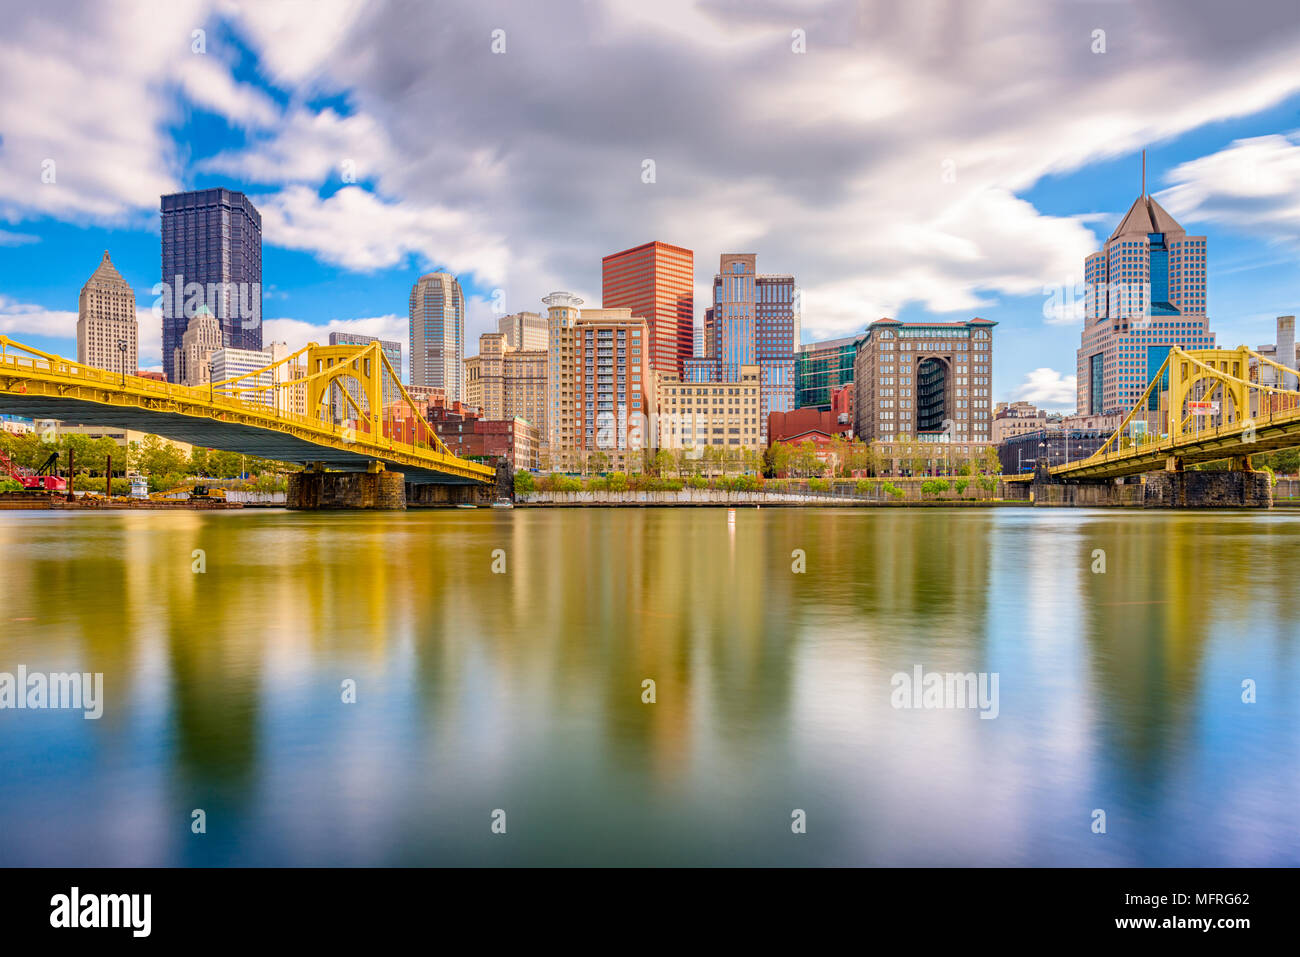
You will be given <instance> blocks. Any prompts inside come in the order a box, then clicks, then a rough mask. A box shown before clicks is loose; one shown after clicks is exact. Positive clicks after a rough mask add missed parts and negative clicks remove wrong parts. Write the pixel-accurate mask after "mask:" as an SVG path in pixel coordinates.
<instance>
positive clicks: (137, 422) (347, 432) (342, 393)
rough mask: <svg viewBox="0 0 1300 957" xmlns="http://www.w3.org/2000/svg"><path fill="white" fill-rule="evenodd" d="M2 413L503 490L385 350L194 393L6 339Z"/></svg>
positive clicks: (320, 360)
mask: <svg viewBox="0 0 1300 957" xmlns="http://www.w3.org/2000/svg"><path fill="white" fill-rule="evenodd" d="M0 412H4V413H8V414H12V415H21V416H25V417H28V418H35V419H60V420H63V421H67V422H76V423H79V424H82V425H106V426H115V427H117V428H127V429H135V430H138V431H141V432H150V433H153V434H155V435H161V436H163V437H165V438H169V439H175V440H177V441H180V442H188V443H190V444H191V445H197V446H201V447H204V448H211V449H221V450H224V451H230V452H242V453H247V454H249V455H257V456H261V457H263V458H267V459H274V460H276V461H281V462H301V463H303V464H307V465H313V466H315V467H317V468H320V469H323V468H329V469H334V470H338V471H352V472H378V471H384V470H388V471H394V472H401V473H403V474H404V475H405V479H406V481H407V482H411V483H415V484H428V483H441V484H473V485H478V484H481V483H489V482H492V481H493V480H494V478H495V475H496V471H495V469H493V468H492V467H491V466H488V465H484V464H482V463H479V462H471V461H468V460H466V459H462V458H459V457H457V456H455V455H453V454H452V453H451V452H450V451H448V449H447V447H446V446H445V445H444V444H443V442H442V440H441V439H440V438H438V436H437V434H436V433H435V432H434V431H433V429H432V428H431V427H430V425H429V423H428V421H426V419H425V418H424V416H423V415H421V414H420V411H419V408H418V407H417V406H416V404H415V402H414V401H413V400H412V399H411V396H410V394H409V393H408V392H407V391H406V389H405V387H403V386H402V384H401V381H400V380H399V378H398V374H397V372H396V371H395V370H394V369H393V367H392V365H391V364H390V363H389V362H388V359H387V357H386V356H385V355H384V353H383V350H382V349H381V348H380V346H379V343H377V342H373V343H371V344H369V345H366V346H318V345H316V344H315V343H312V344H310V345H308V346H306V347H304V348H302V349H299V350H298V351H297V352H295V353H293V354H292V355H289V356H285V357H284V358H283V359H279V360H277V361H275V362H273V363H271V364H270V365H269V366H266V367H265V368H262V369H257V370H254V371H252V372H249V373H245V374H243V375H240V376H236V377H234V378H231V379H226V380H223V381H221V382H211V383H208V384H206V385H203V386H198V387H192V386H184V385H174V384H171V383H167V382H159V381H157V380H155V379H147V378H142V377H140V376H133V375H123V374H120V373H114V372H109V371H106V370H104V369H96V368H93V367H91V366H86V365H82V364H81V363H78V362H73V361H72V360H70V359H64V358H62V357H61V356H56V355H51V354H49V353H46V352H41V351H40V350H39V349H33V348H31V347H30V346H24V345H22V344H21V343H17V342H14V341H13V340H12V339H9V338H8V337H6V336H0Z"/></svg>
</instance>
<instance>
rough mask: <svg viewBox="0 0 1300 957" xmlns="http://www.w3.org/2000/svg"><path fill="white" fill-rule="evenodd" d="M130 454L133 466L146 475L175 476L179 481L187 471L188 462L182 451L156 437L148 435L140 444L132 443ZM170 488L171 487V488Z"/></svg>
mask: <svg viewBox="0 0 1300 957" xmlns="http://www.w3.org/2000/svg"><path fill="white" fill-rule="evenodd" d="M132 446H133V447H134V448H133V449H132V451H131V453H130V459H131V465H132V466H133V467H134V468H135V469H136V470H137V471H139V472H143V473H144V474H145V475H148V476H151V477H156V476H163V475H168V476H173V475H174V476H175V477H176V478H177V481H178V482H179V479H180V477H181V476H182V475H184V474H185V472H186V471H187V466H188V465H189V462H188V460H187V459H186V457H185V456H184V455H182V454H181V453H180V450H179V449H177V448H176V446H174V445H172V444H171V443H170V442H165V441H163V440H162V439H160V438H159V437H158V436H156V435H146V436H145V437H144V440H143V441H142V442H139V443H132ZM169 487H170V486H169Z"/></svg>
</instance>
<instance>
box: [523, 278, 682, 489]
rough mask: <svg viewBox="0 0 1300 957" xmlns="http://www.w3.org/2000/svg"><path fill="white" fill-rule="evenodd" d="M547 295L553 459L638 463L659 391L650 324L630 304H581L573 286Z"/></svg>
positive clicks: (560, 462) (557, 462)
mask: <svg viewBox="0 0 1300 957" xmlns="http://www.w3.org/2000/svg"><path fill="white" fill-rule="evenodd" d="M543 301H544V302H545V303H546V304H547V306H549V307H550V360H549V368H548V375H550V381H549V382H548V396H549V402H548V407H547V410H546V412H547V416H548V420H547V424H548V426H549V429H550V436H551V442H550V446H549V448H548V450H547V452H548V456H549V459H550V463H551V466H552V467H553V468H558V469H565V470H573V469H576V468H583V467H585V466H587V465H591V464H592V463H593V462H603V463H604V464H605V465H606V466H607V467H608V468H610V469H615V470H620V471H623V470H627V469H630V468H638V467H639V466H640V464H641V460H642V453H643V451H644V450H645V449H646V448H647V447H648V446H649V444H650V442H651V437H650V425H651V423H650V416H651V415H652V414H653V413H654V412H655V405H654V403H655V397H656V396H657V394H658V393H657V388H656V379H655V375H654V372H653V371H652V370H651V367H650V362H649V351H648V349H649V339H650V336H649V325H648V324H647V323H646V321H645V319H643V318H641V317H640V316H633V315H632V311H631V310H630V309H583V310H581V311H579V310H578V309H577V308H576V305H577V304H580V303H581V300H577V299H575V297H573V296H570V295H569V294H568V293H552V294H551V295H550V296H547V297H546V299H544V300H543ZM552 413H555V414H557V415H558V419H557V420H556V421H552V420H551V419H550V418H549V417H550V416H551V415H552Z"/></svg>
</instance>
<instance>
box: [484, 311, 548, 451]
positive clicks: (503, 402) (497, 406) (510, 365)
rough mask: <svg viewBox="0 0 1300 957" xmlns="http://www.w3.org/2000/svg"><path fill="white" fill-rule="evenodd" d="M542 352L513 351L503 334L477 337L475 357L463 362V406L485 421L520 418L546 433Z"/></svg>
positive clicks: (545, 366) (544, 366) (540, 431)
mask: <svg viewBox="0 0 1300 957" xmlns="http://www.w3.org/2000/svg"><path fill="white" fill-rule="evenodd" d="M546 368H547V353H546V350H544V349H527V350H525V349H514V348H512V347H511V346H510V345H509V344H508V343H507V341H506V335H505V333H501V332H485V333H484V334H483V335H481V336H479V354H478V355H476V356H470V357H469V358H468V359H466V360H465V395H466V399H465V404H466V405H470V406H473V407H474V408H477V409H479V410H481V412H482V415H483V417H484V418H485V419H493V420H502V419H513V418H521V419H524V420H525V421H527V422H528V423H529V424H531V425H533V426H535V427H536V428H537V431H538V435H539V436H540V435H544V434H545V433H546V402H547V400H546Z"/></svg>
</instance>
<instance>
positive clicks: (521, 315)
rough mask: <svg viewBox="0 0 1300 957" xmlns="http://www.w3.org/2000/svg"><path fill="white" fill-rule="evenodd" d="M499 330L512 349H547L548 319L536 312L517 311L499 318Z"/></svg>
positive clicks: (525, 350)
mask: <svg viewBox="0 0 1300 957" xmlns="http://www.w3.org/2000/svg"><path fill="white" fill-rule="evenodd" d="M497 332H499V333H501V334H502V335H503V336H505V337H506V345H508V346H509V347H510V348H511V349H519V350H522V351H524V352H533V351H536V350H539V349H540V350H545V349H546V336H547V320H546V318H545V317H544V316H542V315H541V314H539V313H536V312H516V313H514V314H513V315H509V316H502V317H501V318H499V319H498V320H497Z"/></svg>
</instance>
